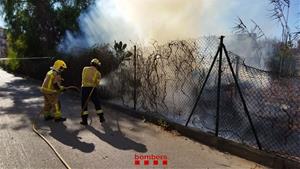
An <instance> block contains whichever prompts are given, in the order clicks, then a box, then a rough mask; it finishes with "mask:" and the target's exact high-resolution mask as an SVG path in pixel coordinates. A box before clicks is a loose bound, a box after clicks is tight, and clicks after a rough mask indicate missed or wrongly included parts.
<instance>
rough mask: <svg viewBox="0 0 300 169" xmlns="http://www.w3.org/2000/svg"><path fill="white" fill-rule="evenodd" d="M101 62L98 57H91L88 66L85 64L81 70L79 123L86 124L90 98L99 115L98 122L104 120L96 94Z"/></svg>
mask: <svg viewBox="0 0 300 169" xmlns="http://www.w3.org/2000/svg"><path fill="white" fill-rule="evenodd" d="M100 65H101V63H100V61H99V60H98V59H96V58H95V59H92V60H91V62H90V66H86V67H84V68H83V70H82V85H81V108H82V112H81V118H82V121H81V122H80V124H82V125H87V119H88V115H89V113H88V101H89V100H90V99H91V100H92V102H93V103H94V105H95V108H96V111H97V115H98V116H99V119H100V122H101V123H102V122H104V121H105V119H104V114H103V110H102V108H101V104H100V100H99V98H98V95H97V87H98V85H99V83H100V79H101V73H100V72H99V70H98V69H99V67H100Z"/></svg>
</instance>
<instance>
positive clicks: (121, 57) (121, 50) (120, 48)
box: [114, 41, 132, 64]
mask: <svg viewBox="0 0 300 169" xmlns="http://www.w3.org/2000/svg"><path fill="white" fill-rule="evenodd" d="M126 47H127V44H126V43H124V44H123V42H122V41H120V42H116V41H115V44H114V49H115V52H116V57H117V59H118V61H119V64H121V63H122V62H123V61H126V60H130V57H131V56H132V53H131V52H130V51H126Z"/></svg>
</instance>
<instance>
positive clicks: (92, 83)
mask: <svg viewBox="0 0 300 169" xmlns="http://www.w3.org/2000/svg"><path fill="white" fill-rule="evenodd" d="M100 78H101V73H100V72H99V71H98V70H97V69H96V68H95V67H94V66H86V67H84V68H83V70H82V83H81V84H82V85H81V86H82V87H97V86H98V85H99V82H100Z"/></svg>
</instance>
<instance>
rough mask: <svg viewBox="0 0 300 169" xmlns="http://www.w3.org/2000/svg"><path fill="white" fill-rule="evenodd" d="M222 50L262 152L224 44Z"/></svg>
mask: <svg viewBox="0 0 300 169" xmlns="http://www.w3.org/2000/svg"><path fill="white" fill-rule="evenodd" d="M222 48H223V49H224V52H225V56H226V59H227V62H228V64H229V67H230V71H231V73H232V76H233V78H234V82H235V84H236V87H237V89H238V92H239V95H240V98H241V100H242V103H243V107H244V111H245V113H246V115H247V118H248V120H249V123H250V126H251V129H252V131H253V133H254V137H255V140H256V143H257V146H258V148H259V149H260V150H261V144H260V142H259V139H258V136H257V133H256V130H255V128H254V125H253V122H252V119H251V116H250V114H249V110H248V107H247V105H246V101H245V99H244V96H243V93H242V90H241V88H240V85H239V82H238V79H237V77H236V76H235V74H234V71H233V67H232V64H231V61H230V58H229V56H228V52H227V50H226V47H225V45H224V44H222Z"/></svg>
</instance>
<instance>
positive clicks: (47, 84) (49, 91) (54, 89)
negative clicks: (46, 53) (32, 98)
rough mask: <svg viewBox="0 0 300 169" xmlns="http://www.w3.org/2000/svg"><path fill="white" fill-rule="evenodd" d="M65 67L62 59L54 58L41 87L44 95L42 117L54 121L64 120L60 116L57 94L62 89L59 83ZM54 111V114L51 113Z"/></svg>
mask: <svg viewBox="0 0 300 169" xmlns="http://www.w3.org/2000/svg"><path fill="white" fill-rule="evenodd" d="M66 68H67V65H66V63H65V62H64V61H62V60H56V61H55V62H54V64H53V66H52V67H50V69H51V70H50V71H48V72H47V74H46V77H45V79H44V82H43V84H42V87H41V92H42V93H43V95H44V108H43V113H44V119H45V120H46V121H47V120H52V119H53V118H54V121H55V122H60V121H65V120H66V118H64V117H62V113H61V105H60V101H59V95H60V93H61V92H62V91H64V87H63V86H62V85H61V82H62V80H63V79H62V77H61V72H62V71H64V69H66ZM52 113H54V116H53V115H52Z"/></svg>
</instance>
